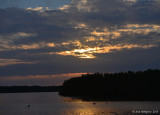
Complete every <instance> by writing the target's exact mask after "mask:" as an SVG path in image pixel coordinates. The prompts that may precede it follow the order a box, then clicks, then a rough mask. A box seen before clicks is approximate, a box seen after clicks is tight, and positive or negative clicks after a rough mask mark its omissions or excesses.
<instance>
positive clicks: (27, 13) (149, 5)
mask: <svg viewBox="0 0 160 115" xmlns="http://www.w3.org/2000/svg"><path fill="white" fill-rule="evenodd" d="M34 2H35V1H34ZM40 2H41V3H42V1H40ZM68 2H69V1H68ZM41 3H37V4H34V5H32V6H31V5H27V6H23V7H16V8H13V7H12V8H6V7H3V5H1V7H0V8H3V9H0V17H1V20H0V25H1V26H0V76H1V78H0V79H2V78H3V79H9V78H10V76H19V78H21V77H22V79H23V76H25V77H24V81H25V80H26V79H27V78H28V79H31V78H32V77H31V76H36V75H40V76H41V75H42V76H43V75H54V74H60V75H61V74H65V73H84V72H91V73H93V72H97V71H99V72H115V71H127V70H144V69H148V68H159V67H160V65H159V64H157V63H158V62H159V58H160V53H159V49H160V13H159V12H160V2H159V1H157V0H105V1H104V0H72V1H71V2H70V3H69V4H65V5H63V6H62V5H59V7H58V8H56V9H54V8H53V6H52V5H50V3H52V1H51V0H48V2H47V1H46V3H45V5H44V4H43V5H42V4H41ZM4 4H8V3H4ZM20 6H21V5H20ZM37 78H38V77H37ZM59 78H60V77H59ZM46 79H49V78H48V77H47V78H46ZM36 80H37V79H36Z"/></svg>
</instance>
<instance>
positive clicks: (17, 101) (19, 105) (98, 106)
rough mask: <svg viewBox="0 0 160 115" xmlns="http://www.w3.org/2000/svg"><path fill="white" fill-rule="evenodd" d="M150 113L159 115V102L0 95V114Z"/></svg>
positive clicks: (47, 95) (54, 95)
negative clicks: (87, 100) (99, 100)
mask: <svg viewBox="0 0 160 115" xmlns="http://www.w3.org/2000/svg"><path fill="white" fill-rule="evenodd" d="M28 105H30V107H28ZM158 110H159V111H158ZM153 113H154V114H160V102H117V101H113V102H111V101H107V102H91V101H90V102H86V101H81V100H79V99H75V98H74V99H73V98H69V97H61V96H59V95H58V93H57V92H47V93H46V92H45V93H1V94H0V115H132V114H133V115H136V114H137V115H140V114H143V115H145V114H147V115H150V114H153Z"/></svg>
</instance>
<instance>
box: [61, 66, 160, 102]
mask: <svg viewBox="0 0 160 115" xmlns="http://www.w3.org/2000/svg"><path fill="white" fill-rule="evenodd" d="M159 91H160V70H158V69H156V70H151V69H149V70H146V71H143V72H142V71H138V72H132V71H128V72H119V73H95V74H86V75H82V77H77V78H71V79H69V80H66V81H65V82H64V83H63V86H62V89H61V91H60V92H59V94H60V95H62V96H72V97H73V96H74V97H80V98H82V99H85V100H130V101H132V100H133V101H134V100H144V101H145V100H148V101H154V100H160V93H159Z"/></svg>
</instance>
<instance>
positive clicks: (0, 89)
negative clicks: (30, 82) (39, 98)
mask: <svg viewBox="0 0 160 115" xmlns="http://www.w3.org/2000/svg"><path fill="white" fill-rule="evenodd" d="M60 89H61V86H0V93H31V92H59V91H60Z"/></svg>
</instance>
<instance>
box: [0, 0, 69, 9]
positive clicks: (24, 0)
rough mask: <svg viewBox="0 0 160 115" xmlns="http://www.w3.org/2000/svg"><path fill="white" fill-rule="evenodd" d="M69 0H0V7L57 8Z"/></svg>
mask: <svg viewBox="0 0 160 115" xmlns="http://www.w3.org/2000/svg"><path fill="white" fill-rule="evenodd" d="M70 2H71V0H0V9H4V8H9V7H16V8H24V9H26V8H29V7H31V8H36V7H48V8H49V9H58V8H59V7H61V6H63V5H66V4H69V3H70Z"/></svg>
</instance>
